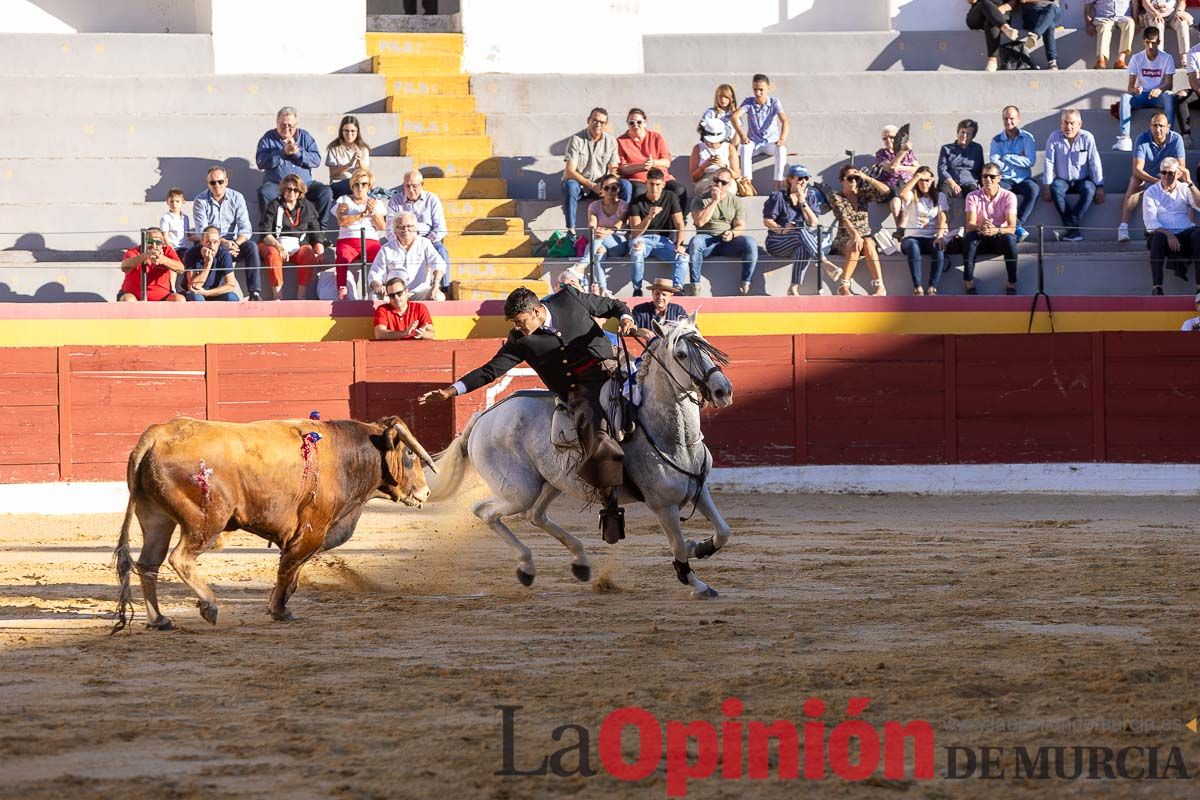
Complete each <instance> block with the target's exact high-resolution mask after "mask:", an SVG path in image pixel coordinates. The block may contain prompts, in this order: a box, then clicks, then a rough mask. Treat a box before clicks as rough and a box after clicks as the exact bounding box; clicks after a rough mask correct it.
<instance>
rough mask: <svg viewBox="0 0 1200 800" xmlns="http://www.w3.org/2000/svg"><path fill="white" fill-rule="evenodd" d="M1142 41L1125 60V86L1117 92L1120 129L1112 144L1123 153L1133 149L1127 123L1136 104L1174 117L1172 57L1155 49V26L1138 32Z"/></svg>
mask: <svg viewBox="0 0 1200 800" xmlns="http://www.w3.org/2000/svg"><path fill="white" fill-rule="evenodd" d="M1142 43H1143V44H1145V45H1146V49H1145V50H1143V51H1142V52H1140V53H1134V54H1133V58H1131V59H1130V60H1129V86H1128V87H1126V89H1125V93H1124V94H1122V95H1121V112H1120V117H1119V118H1118V119H1119V121H1120V124H1121V132H1120V133H1119V134H1118V135H1117V141H1116V142H1115V143H1114V144H1113V148H1112V149H1113V150H1121V151H1124V152H1126V153H1129V152H1132V151H1133V140H1132V139H1130V138H1129V125H1130V122H1131V121H1132V119H1133V112H1134V111H1136V110H1137V109H1139V108H1161V109H1162V110H1163V113H1164V114H1166V115H1167V119H1168V120H1171V119H1174V118H1175V93H1174V92H1173V91H1172V90H1171V86H1172V84H1173V83H1174V82H1175V59H1174V58H1172V57H1171V55H1170V54H1169V53H1164V52H1163V51H1162V50H1160V49H1159V47H1158V45H1159V32H1158V28H1153V27H1151V28H1146V30H1145V31H1144V32H1143V33H1142Z"/></svg>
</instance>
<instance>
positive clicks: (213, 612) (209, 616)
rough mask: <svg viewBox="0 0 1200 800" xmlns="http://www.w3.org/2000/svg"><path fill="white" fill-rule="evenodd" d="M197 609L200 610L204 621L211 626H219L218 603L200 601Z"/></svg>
mask: <svg viewBox="0 0 1200 800" xmlns="http://www.w3.org/2000/svg"><path fill="white" fill-rule="evenodd" d="M196 607H197V608H199V609H200V616H202V617H204V621H205V622H207V623H208V624H209V625H216V624H217V605H216V603H205V602H204V601H200V602H198V603H196Z"/></svg>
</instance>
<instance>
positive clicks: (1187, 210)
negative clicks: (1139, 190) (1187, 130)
mask: <svg viewBox="0 0 1200 800" xmlns="http://www.w3.org/2000/svg"><path fill="white" fill-rule="evenodd" d="M1192 211H1200V189H1197V188H1196V184H1194V183H1192V179H1191V177H1190V176H1189V175H1188V174H1187V172H1186V171H1185V170H1184V169H1183V168H1182V166H1181V165H1180V163H1179V161H1178V160H1176V159H1174V158H1164V159H1163V161H1162V165H1161V166H1160V167H1159V171H1158V183H1156V184H1154V185H1153V186H1151V187H1150V188H1149V189H1147V190H1146V194H1145V195H1144V196H1143V198H1142V221H1143V222H1144V223H1145V225H1146V233H1147V234H1148V235H1149V237H1150V242H1149V244H1150V275H1151V278H1152V280H1153V288H1152V289H1151V290H1150V293H1151V294H1162V293H1163V287H1162V284H1163V264H1164V262H1165V261H1166V260H1167V259H1168V253H1170V256H1169V258H1170V261H1171V271H1172V272H1174V273H1175V274H1176V275H1178V276H1179V277H1180V278H1183V279H1184V280H1186V279H1187V275H1188V265H1189V264H1191V263H1192V261H1193V260H1194V259H1195V257H1196V256H1197V255H1200V228H1197V227H1196V225H1195V223H1194V222H1193V221H1192ZM1197 283H1198V284H1200V280H1198V281H1197ZM1196 291H1198V292H1200V285H1198V286H1197V287H1196Z"/></svg>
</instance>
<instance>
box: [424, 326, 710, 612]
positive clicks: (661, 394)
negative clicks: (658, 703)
mask: <svg viewBox="0 0 1200 800" xmlns="http://www.w3.org/2000/svg"><path fill="white" fill-rule="evenodd" d="M653 327H654V332H655V333H656V335H657V336H658V338H656V339H654V340H653V341H652V342H651V343H650V345H649V346H648V348H647V350H646V354H645V356H644V357H643V359H642V366H641V369H640V370H639V372H638V378H637V379H638V382H639V384H640V387H641V395H642V404H641V408H640V411H639V412H638V415H637V429H636V430H635V431H634V432H633V433H632V434H631V435H630V436H627V437H626V438H625V441H624V442H623V449H624V451H625V470H626V472H627V473H628V474H629V476H630V477H631V478H632V479H633V481H634V482H635V483H636V484H637V487H638V488H639V489H640V490H641V492H642V494H643V495H644V496H645V503H646V505H647V506H649V507H650V509H651V510H652V511H653V512H654V513H655V515H656V516H657V517H658V521H659V523H660V524H661V525H662V528H663V530H664V531H665V532H666V534H667V541H668V542H669V543H670V545H671V552H672V554H673V555H674V558H675V561H674V564H675V572H676V576H677V577H678V578H679V581H680V582H681V583H683V584H685V585H688V586H690V587H691V588H692V597H696V598H710V597H716V596H717V592H716V590H714V589H712V588H710V587H709V586H708V584H706V583H705V582H704V581H702V580H700V578H698V577H697V576H696V573H694V572H693V571H692V568H691V566H689V564H688V559H689V557H692V556H695V557H696V558H707V557H708V556H710V555H712V554H713V553H715V552H716V551H717V550H719V549H721V547H722V546H724V544H725V542H727V541H728V540H729V526H728V525H727V524H726V523H725V520H724V519H723V518H722V517H721V513H720V512H719V511H718V510H717V507H716V505H715V504H714V503H713V499H712V496H711V495H710V494H709V491H708V485H707V482H706V479H707V477H708V474H709V472H710V470H711V469H712V455H711V454H710V453H709V452H708V448H707V447H706V446H705V445H704V437H703V436H702V435H701V433H700V408H701V406H702V405H703V404H704V403H705V402H711V403H712V404H713V405H714V406H716V407H718V408H723V407H725V406H728V405H730V404H731V403H732V402H733V386H732V385H731V384H730V382H729V379H728V378H726V377H725V374H724V373H723V372H722V371H721V367H722V366H723V365H725V364H726V363H728V358H727V357H726V356H725V354H724V353H722V352H721V351H719V350H717V349H716V348H714V347H713V346H712V345H711V344H709V343H708V342H707V341H706V340H705V339H704V337H703V336H701V335H700V331H699V330H697V329H696V324H695V317H694V316H693V317H691V318H689V319H687V320H681V321H679V322H677V323H675V324H667V325H666V326H661V327H660V326H659V325H658V323H654V326H653ZM553 415H554V399H553V395H551V394H550V393H549V392H546V393H544V394H542V393H539V394H537V395H534V396H530V395H517V396H513V397H511V398H508V399H506V400H504V401H502V402H501V403H499V404H497V405H495V406H493V407H492V408H490V409H487V410H485V411H481V412H479V413H477V414H475V416H473V417H472V418H471V420H470V422H468V423H467V427H466V428H465V429H464V430H463V432H462V433H461V434H459V435H458V437H457V438H455V439H454V441H452V442H451V443H450V446H449V447H448V448H446V450H445V451H444V452H443V453H442V454H441V455H440V456H438V458H437V459H436V460H435V463H436V465H437V475H435V476H430V475H428V474H427V475H426V480H427V481H429V487H430V490H431V495H430V501H431V502H432V501H437V500H441V499H446V498H448V497H451V496H453V495H454V494H455V493H456V492H457V491H458V490H459V488H460V487H461V486H462V484H463V481H464V479H465V477H466V475H467V472H468V470H469V468H470V467H472V466H473V467H474V468H475V470H476V471H477V472H478V473H479V474H480V475H481V476H482V477H483V479H484V481H485V482H486V483H487V485H488V486H489V487H490V488H491V490H492V497H489V498H488V499H486V500H483V501H481V502H479V503H477V504H476V505H475V506H474V507H473V508H472V511H474V512H475V515H476V516H477V517H479V518H480V519H481V520H483V522H484V523H485V524H486V525H487V526H488V527H489V528H491V529H492V530H493V531H495V532H496V533H498V534H499V535H500V538H502V539H504V541H505V542H507V543H508V544H509V546H511V547H512V548H513V549H514V550H515V551H516V552H517V578H518V579H519V580H520V581H521V583H522V584H524V585H526V586H529V585H530V584H532V583H533V579H534V576H535V574H536V569H535V567H534V564H533V554H532V553H530V551H529V548H528V547H526V546H525V545H524V544H523V543H522V542H521V540H520V539H518V538H517V537H516V535H514V534H513V532H512V530H511V529H510V528H509V527H508V526H507V525H505V524H504V518H505V517H512V516H515V515H518V514H524V515H525V518H526V519H528V520H529V521H530V522H532V523H533V524H534V525H536V526H537V527H538V528H541V529H542V530H544V531H545V532H546V533H548V534H550V535H551V536H553V537H554V538H555V539H557V540H558V541H560V542H562V544H563V546H564V547H566V548H567V549H568V550H570V551H571V555H572V556H573V558H572V561H571V573H572V574H573V575H574V576H575V577H576V578H577V579H578V580H580V581H587V580H590V579H591V564H590V562H589V561H588V557H587V552H586V551H585V550H584V548H583V543H582V542H580V541H579V540H578V539H577V538H575V537H574V536H572V535H571V534H569V533H567V532H566V531H565V530H563V529H562V528H561V527H559V526H558V525H557V524H556V523H555V522H554V521H553V520H551V519H550V517H549V516H548V515H547V514H546V509H547V508H549V506H550V504H551V503H552V502H553V501H554V499H555V498H556V497H558V496H559V495H560V494H568V495H570V496H572V497H576V498H579V499H582V500H589V499H594V497H595V491H596V490H595V489H593V488H592V487H590V486H588V485H587V484H585V483H583V482H582V481H580V480H579V478H577V477H576V475H575V468H576V466H577V464H578V461H579V451H578V450H564V449H562V448H559V447H556V446H555V445H554V444H553V443H552V442H551V437H550V431H551V427H552V420H553ZM431 478H432V480H431ZM619 495H620V499H621V501H622V502H623V503H628V502H636V501H637V500H638V499H639V498H636V497H633V496H632V495H630V494H629V493H628V492H626V491H625V490H624V489H622V490H621V491H620V493H619ZM692 503H694V504H695V509H696V510H698V511H699V512H700V513H701V514H703V515H704V516H705V517H706V518H707V519H708V521H709V522H710V523H712V526H713V530H714V534H713V535H712V536H711V537H709V538H708V539H707V540H706V541H704V542H695V541H689V540H687V539H685V538H684V535H683V528H682V526H681V525H680V510H681V509H682V508H684V507H686V506H688V505H690V504H692Z"/></svg>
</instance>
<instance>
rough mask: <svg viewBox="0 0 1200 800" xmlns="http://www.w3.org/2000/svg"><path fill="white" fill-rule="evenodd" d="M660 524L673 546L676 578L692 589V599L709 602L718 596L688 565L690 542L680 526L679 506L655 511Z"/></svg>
mask: <svg viewBox="0 0 1200 800" xmlns="http://www.w3.org/2000/svg"><path fill="white" fill-rule="evenodd" d="M654 513H655V515H656V516H657V517H658V522H659V524H660V525H662V528H663V531H664V532H665V533H666V534H667V543H668V544H669V545H671V553H672V555H674V556H675V562H674V563H675V576H676V577H677V578H679V582H680V583H683V584H686V585H688V586H690V587H692V599H694V600H708V599H710V598H713V597H716V596H717V590H716V589H713V588H712V587H710V586H709V585H708V584H707V583H705V582H704V581H702V580H700V579H699V578H698V577H696V573H695V572H692V567H691V565H690V564H688V550H689V548H688V542H687V540H686V539H684V538H683V527H682V526H681V525H680V524H679V506H676V505H670V506H667V507H666V508H660V509H655V511H654Z"/></svg>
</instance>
